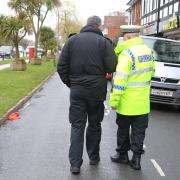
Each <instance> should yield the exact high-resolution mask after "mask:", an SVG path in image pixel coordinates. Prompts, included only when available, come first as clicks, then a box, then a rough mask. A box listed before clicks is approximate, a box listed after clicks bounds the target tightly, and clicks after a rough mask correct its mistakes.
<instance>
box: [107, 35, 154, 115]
mask: <svg viewBox="0 0 180 180" xmlns="http://www.w3.org/2000/svg"><path fill="white" fill-rule="evenodd" d="M118 47H119V53H120V54H119V56H118V64H117V67H116V73H115V76H114V78H113V81H114V86H113V92H112V94H111V96H110V106H111V107H115V108H116V112H117V113H119V114H122V115H141V114H147V113H149V112H150V81H151V77H152V76H153V75H154V71H155V58H154V55H153V51H152V50H151V49H150V48H149V47H148V46H147V45H145V44H144V42H143V39H142V38H140V37H138V38H133V39H130V40H127V41H125V42H124V43H122V45H121V44H118V45H117V47H116V51H115V52H116V53H117V54H118Z"/></svg>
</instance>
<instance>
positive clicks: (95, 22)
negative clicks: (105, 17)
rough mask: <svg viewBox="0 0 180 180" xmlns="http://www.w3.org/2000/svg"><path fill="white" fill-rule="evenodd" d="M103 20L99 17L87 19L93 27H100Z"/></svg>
mask: <svg viewBox="0 0 180 180" xmlns="http://www.w3.org/2000/svg"><path fill="white" fill-rule="evenodd" d="M101 22H102V21H101V18H100V17H99V16H90V17H89V18H88V19H87V25H93V26H100V25H101Z"/></svg>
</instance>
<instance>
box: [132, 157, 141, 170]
mask: <svg viewBox="0 0 180 180" xmlns="http://www.w3.org/2000/svg"><path fill="white" fill-rule="evenodd" d="M130 166H131V167H132V168H133V169H134V170H141V155H133V157H132V160H131V161H130Z"/></svg>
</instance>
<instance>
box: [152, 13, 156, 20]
mask: <svg viewBox="0 0 180 180" xmlns="http://www.w3.org/2000/svg"><path fill="white" fill-rule="evenodd" d="M155 20H156V13H154V14H153V21H155Z"/></svg>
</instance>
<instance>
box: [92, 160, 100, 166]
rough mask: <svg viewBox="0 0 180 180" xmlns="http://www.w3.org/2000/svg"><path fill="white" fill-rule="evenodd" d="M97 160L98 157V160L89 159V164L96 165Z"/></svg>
mask: <svg viewBox="0 0 180 180" xmlns="http://www.w3.org/2000/svg"><path fill="white" fill-rule="evenodd" d="M99 161H100V159H98V160H90V161H89V164H90V165H97V164H98V163H99Z"/></svg>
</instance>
